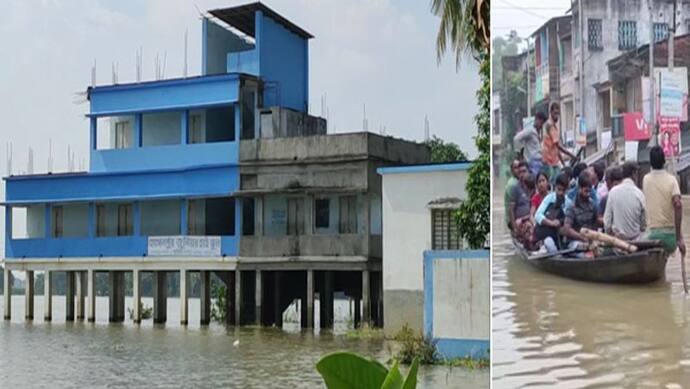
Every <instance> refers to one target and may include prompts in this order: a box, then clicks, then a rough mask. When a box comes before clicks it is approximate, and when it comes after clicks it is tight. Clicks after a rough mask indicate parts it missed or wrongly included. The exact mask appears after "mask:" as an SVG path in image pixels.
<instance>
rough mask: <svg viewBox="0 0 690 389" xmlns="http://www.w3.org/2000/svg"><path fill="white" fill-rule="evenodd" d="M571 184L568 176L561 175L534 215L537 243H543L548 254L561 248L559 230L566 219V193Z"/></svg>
mask: <svg viewBox="0 0 690 389" xmlns="http://www.w3.org/2000/svg"><path fill="white" fill-rule="evenodd" d="M569 182H570V177H569V176H568V175H567V174H564V173H561V174H559V175H558V177H557V178H556V184H555V186H554V190H553V191H552V192H551V193H549V194H548V195H546V197H544V199H543V200H542V202H541V204H540V205H539V208H537V211H536V212H535V215H534V219H535V223H536V227H535V231H534V239H535V241H536V242H540V241H543V242H544V248H545V249H546V251H548V252H556V251H558V250H560V248H561V239H560V235H559V234H558V230H559V229H560V227H561V226H562V225H563V220H564V218H565V192H566V190H567V189H568V184H569Z"/></svg>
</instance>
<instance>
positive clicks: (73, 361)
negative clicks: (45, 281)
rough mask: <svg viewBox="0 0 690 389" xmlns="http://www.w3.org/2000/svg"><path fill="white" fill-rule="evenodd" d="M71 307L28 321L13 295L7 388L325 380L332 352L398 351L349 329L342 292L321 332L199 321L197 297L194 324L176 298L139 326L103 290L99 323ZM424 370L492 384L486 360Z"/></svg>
mask: <svg viewBox="0 0 690 389" xmlns="http://www.w3.org/2000/svg"><path fill="white" fill-rule="evenodd" d="M142 300H143V302H144V304H146V305H149V306H151V305H152V304H153V301H152V299H150V298H148V299H147V298H143V299H142ZM126 305H127V307H130V306H131V299H126ZM64 306H65V299H64V297H63V296H55V297H53V321H52V322H50V323H45V322H43V301H42V297H36V300H35V307H34V312H35V315H34V317H35V320H34V321H33V322H25V321H24V319H23V318H24V296H13V298H12V321H11V322H7V321H3V322H0V387H2V388H31V387H36V388H55V387H58V388H71V387H76V388H85V387H89V388H98V387H154V388H173V387H223V388H322V387H324V386H323V383H322V381H321V377H320V375H319V374H318V372H317V371H316V369H315V367H314V366H315V364H316V362H317V361H318V360H319V359H320V358H321V357H322V356H323V355H325V354H328V353H331V352H335V351H339V350H349V351H354V352H357V353H360V354H363V355H366V356H369V357H374V358H377V359H378V360H380V361H382V362H384V363H385V362H386V361H387V360H388V359H389V358H390V355H391V354H390V345H388V344H387V343H386V342H384V341H382V340H361V339H349V338H347V337H346V336H345V335H344V334H343V333H344V332H345V330H346V328H347V321H346V320H345V319H344V316H347V315H349V311H348V309H349V308H348V304H347V302H346V301H336V305H335V311H336V312H335V314H336V320H337V321H336V328H335V333H334V332H333V331H320V332H319V333H317V334H314V333H312V332H311V331H301V330H300V329H299V324H297V323H294V322H292V323H285V327H284V329H282V330H281V329H276V328H259V327H242V328H240V329H238V328H233V327H228V328H226V327H224V326H221V325H214V324H212V325H211V326H209V327H200V326H199V325H198V323H199V314H198V313H199V300H198V299H190V300H189V313H190V325H189V326H188V327H181V326H180V325H179V324H178V323H179V302H178V300H177V299H173V298H170V299H168V323H167V324H166V325H155V326H154V325H153V323H152V321H151V320H145V321H143V322H142V324H141V325H134V324H132V322H131V321H130V320H129V319H127V320H126V321H125V323H120V324H109V323H108V322H107V320H108V300H107V298H106V297H98V298H97V302H96V306H97V310H96V323H95V324H94V323H87V322H74V323H66V322H65V321H64V318H65V314H64V313H65V309H64ZM317 306H318V305H317ZM0 311H2V301H0ZM286 315H288V316H289V315H293V316H294V317H299V316H298V315H296V314H294V312H292V313H290V312H288V313H286ZM316 317H318V314H317V315H316ZM287 321H290V318H287ZM235 341H239V344H238V345H237V346H234V345H233V343H235ZM419 379H420V385H419V386H418V387H420V388H489V371H488V369H485V370H476V371H474V370H466V369H461V368H450V367H445V366H435V367H423V368H422V369H421V370H420V372H419Z"/></svg>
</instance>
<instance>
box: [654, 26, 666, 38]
mask: <svg viewBox="0 0 690 389" xmlns="http://www.w3.org/2000/svg"><path fill="white" fill-rule="evenodd" d="M666 39H668V23H654V42H659V41H663V40H666Z"/></svg>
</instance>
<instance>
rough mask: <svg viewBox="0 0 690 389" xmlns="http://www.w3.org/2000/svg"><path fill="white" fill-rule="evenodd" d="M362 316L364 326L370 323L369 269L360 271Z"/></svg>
mask: <svg viewBox="0 0 690 389" xmlns="http://www.w3.org/2000/svg"><path fill="white" fill-rule="evenodd" d="M362 316H363V319H364V320H363V324H364V326H366V327H368V326H369V325H370V323H371V306H370V293H369V270H364V271H362Z"/></svg>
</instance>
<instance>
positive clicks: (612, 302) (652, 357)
mask: <svg viewBox="0 0 690 389" xmlns="http://www.w3.org/2000/svg"><path fill="white" fill-rule="evenodd" d="M496 187H499V186H498V185H497V186H496ZM501 191H502V189H499V190H498V191H497V193H496V194H495V195H494V197H493V202H494V203H493V206H494V207H493V210H494V212H493V216H492V218H493V243H492V249H493V264H492V266H493V306H492V310H493V329H492V331H493V338H492V346H493V349H492V354H491V356H492V371H493V384H494V386H493V387H494V388H527V387H529V388H539V387H544V388H546V387H548V388H554V387H557V388H585V387H587V388H596V387H601V388H604V387H606V388H610V387H619V388H682V387H690V297H686V296H685V295H684V294H683V285H682V277H681V270H680V261H679V257H672V258H670V259H669V263H668V265H667V267H666V279H665V280H664V281H659V282H657V283H654V284H651V285H644V286H622V285H601V284H592V283H585V282H579V281H571V280H568V279H565V278H561V277H558V276H554V275H550V274H547V273H543V272H541V271H540V270H538V269H536V268H533V267H531V266H530V265H529V264H526V263H523V262H520V260H519V259H517V257H515V253H514V250H513V248H512V246H511V243H510V239H509V235H508V233H507V232H506V230H507V229H506V227H505V226H504V223H503V215H504V209H503V197H502V196H503V195H502V193H498V192H501ZM684 208H685V210H686V212H685V217H684V219H685V220H684V223H683V231H684V233H685V234H686V235H687V234H688V233H689V232H690V223H689V222H690V201H688V199H684ZM686 241H687V242H690V237H688V236H686Z"/></svg>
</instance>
